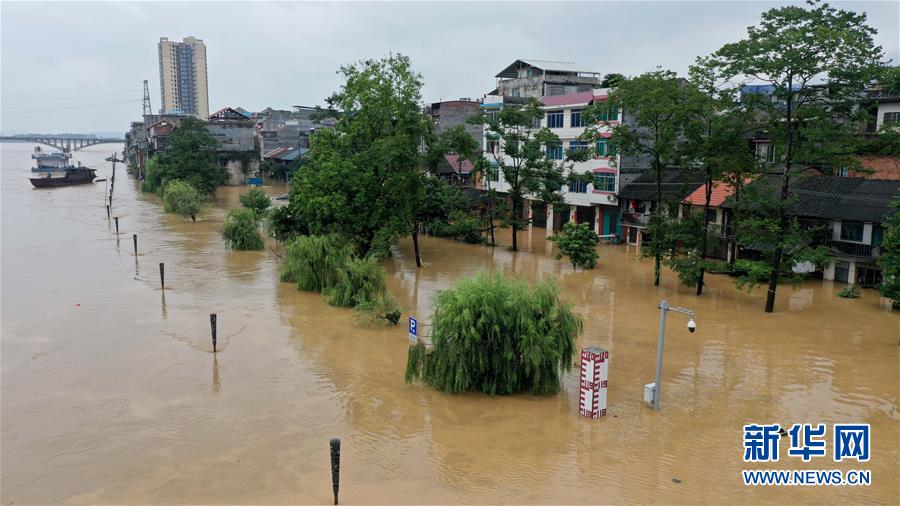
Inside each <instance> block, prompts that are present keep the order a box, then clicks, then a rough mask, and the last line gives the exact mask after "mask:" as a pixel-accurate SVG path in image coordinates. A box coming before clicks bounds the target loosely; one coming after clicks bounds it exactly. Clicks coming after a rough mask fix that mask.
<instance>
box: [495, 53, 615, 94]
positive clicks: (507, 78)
mask: <svg viewBox="0 0 900 506" xmlns="http://www.w3.org/2000/svg"><path fill="white" fill-rule="evenodd" d="M495 77H496V78H497V89H496V90H494V91H493V92H491V93H489V95H500V96H503V97H546V96H555V95H569V94H572V93H580V92H585V91H590V90H592V89H594V88H596V87H599V86H600V74H599V73H597V72H594V71H593V70H591V69H588V68H586V67H582V66H580V65H578V64H576V63H573V62H564V61H546V60H516V61H514V62H512V63H511V64H509V65H508V66H507V67H506V68H505V69H503V70H501V71H500V72H499V73H498V74H497V75H496V76H495Z"/></svg>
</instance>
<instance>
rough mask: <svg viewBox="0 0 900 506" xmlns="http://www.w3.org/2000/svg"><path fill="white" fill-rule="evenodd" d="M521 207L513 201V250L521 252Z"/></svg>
mask: <svg viewBox="0 0 900 506" xmlns="http://www.w3.org/2000/svg"><path fill="white" fill-rule="evenodd" d="M520 211H521V206H520V205H518V203H517V202H516V199H513V226H512V250H513V251H519V242H518V239H517V238H518V236H519V234H518V232H519V212H520Z"/></svg>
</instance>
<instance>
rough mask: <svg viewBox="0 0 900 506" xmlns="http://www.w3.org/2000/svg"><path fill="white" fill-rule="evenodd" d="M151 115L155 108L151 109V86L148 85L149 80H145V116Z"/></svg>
mask: <svg viewBox="0 0 900 506" xmlns="http://www.w3.org/2000/svg"><path fill="white" fill-rule="evenodd" d="M151 114H153V108H152V107H150V86H149V85H148V84H147V80H146V79H144V116H149V115H151Z"/></svg>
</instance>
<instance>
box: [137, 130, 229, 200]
mask: <svg viewBox="0 0 900 506" xmlns="http://www.w3.org/2000/svg"><path fill="white" fill-rule="evenodd" d="M217 145H218V144H217V142H216V139H215V138H214V137H213V136H212V134H210V133H209V129H207V128H206V124H205V123H204V122H202V121H200V120H199V119H197V118H194V117H192V116H188V117H186V118H184V119H183V120H181V123H179V124H178V126H177V127H176V128H175V130H174V131H173V132H172V134H171V135H170V136H169V145H168V146H167V147H166V149H165V151H163V152H161V153H159V154H157V155H156V156H155V158H156V162H155V164H154V166H153V167H152V169H151V167H150V166H149V165H148V168H147V176H146V179H145V181H144V185H145V186H146V187H147V188H146V189H147V191H157V190H158V189H161V188H165V186H166V185H167V184H168V183H169V181H174V180H176V179H180V180H182V181H184V182H186V183H189V184H190V185H191V186H193V187H194V188H196V189H197V190H199V191H200V192H202V193H212V192H213V191H214V190H215V189H216V187H218V186H219V185H221V184H222V183H224V182H225V171H224V170H223V169H222V168H221V167H219V166H218V165H216V162H215V158H216V147H217Z"/></svg>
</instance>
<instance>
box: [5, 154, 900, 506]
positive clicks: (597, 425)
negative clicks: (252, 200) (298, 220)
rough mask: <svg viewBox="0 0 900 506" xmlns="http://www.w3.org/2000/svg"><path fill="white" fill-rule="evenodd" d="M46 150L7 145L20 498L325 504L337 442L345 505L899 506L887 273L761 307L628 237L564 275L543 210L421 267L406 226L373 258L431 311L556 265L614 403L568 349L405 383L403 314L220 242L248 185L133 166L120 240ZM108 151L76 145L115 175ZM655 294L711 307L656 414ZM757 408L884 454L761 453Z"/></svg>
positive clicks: (11, 414)
mask: <svg viewBox="0 0 900 506" xmlns="http://www.w3.org/2000/svg"><path fill="white" fill-rule="evenodd" d="M31 149H32V146H30V145H28V144H4V145H2V181H0V182H2V213H0V214H2V341H0V345H2V364H0V369H2V378H0V380H2V406H0V408H2V440H0V443H2V483H0V490H2V492H0V494H2V497H0V498H2V503H3V504H4V505H6V504H22V503H28V504H59V503H76V504H87V503H91V504H112V503H116V504H213V503H216V504H225V503H235V504H251V503H253V504H262V503H268V504H271V503H282V504H284V503H317V504H330V503H331V501H332V497H331V473H330V463H329V454H328V441H329V439H330V438H333V437H339V438H341V440H342V461H341V503H342V504H363V503H367V504H368V503H378V504H396V503H402V504H412V503H426V504H437V503H442V504H446V503H554V504H561V503H648V502H659V503H727V504H737V503H743V504H760V503H780V504H788V503H854V504H855V503H882V504H898V503H900V470H898V460H900V453H898V448H900V412H898V391H900V376H898V374H900V373H898V371H900V368H898V363H900V346H898V339H900V316H898V314H900V313H898V312H891V311H890V310H889V308H888V307H887V304H886V301H884V300H882V299H880V298H879V297H878V295H877V293H876V292H874V291H872V290H863V291H862V297H861V298H859V299H854V300H848V299H841V298H838V297H837V296H836V293H837V292H838V291H839V290H840V289H841V288H843V286H841V285H838V284H833V283H830V282H822V281H809V282H806V283H804V284H801V285H798V286H795V287H791V286H784V287H781V288H779V291H778V299H777V304H776V313H774V314H764V313H763V311H762V307H763V302H764V300H763V298H764V290H762V289H758V290H756V291H754V292H751V293H748V292H746V291H738V290H736V289H735V288H734V287H733V283H732V281H731V279H729V278H727V277H724V276H711V277H710V278H711V279H709V286H708V288H707V290H706V291H705V293H704V295H703V296H702V297H699V298H698V297H696V296H694V295H693V290H691V289H688V288H683V287H679V286H677V279H676V277H675V275H674V274H672V273H671V272H669V271H665V272H664V273H663V284H662V286H660V287H654V286H652V263H651V262H650V261H646V260H645V261H641V260H640V259H639V258H638V257H636V252H635V251H634V250H633V249H631V248H627V247H625V246H602V247H600V263H599V265H598V267H597V269H595V270H593V271H587V272H572V269H571V267H570V266H569V265H568V264H567V263H565V261H557V260H555V259H553V257H552V255H551V246H550V244H549V243H547V241H545V237H546V234H545V232H544V230H543V229H539V228H535V229H534V230H532V231H531V232H530V233H524V234H523V237H522V240H521V241H520V243H523V244H524V248H523V249H524V250H525V251H522V252H520V253H511V252H508V251H507V250H506V249H505V248H504V247H498V248H487V247H480V246H470V245H464V244H459V243H455V242H452V241H448V240H443V239H434V238H422V239H421V245H422V255H423V259H424V261H425V267H424V268H422V269H416V268H415V262H414V259H413V257H412V251H411V244H410V241H409V240H408V239H406V240H403V241H401V243H400V244H399V246H398V247H397V248H396V249H395V251H394V255H393V257H392V258H391V259H389V260H387V261H385V262H384V263H383V265H384V267H385V268H386V269H387V270H388V273H389V278H388V286H389V288H390V289H391V291H392V292H393V294H394V295H395V296H396V297H397V299H398V300H399V301H400V303H401V304H402V305H403V306H404V308H405V311H404V312H405V314H406V313H411V314H414V315H416V316H418V317H419V318H420V320H421V321H423V322H427V321H428V319H429V317H428V314H429V312H430V310H431V304H432V301H433V299H434V294H435V292H436V291H437V290H440V289H444V288H448V287H452V286H454V284H455V283H456V282H457V281H458V280H459V279H460V278H461V277H463V276H468V275H472V274H475V273H477V272H479V271H495V272H504V273H507V274H510V275H514V276H517V277H521V278H524V279H527V280H537V279H547V278H556V279H557V280H558V282H559V284H560V285H561V287H562V289H563V296H564V298H565V299H566V300H567V301H569V302H571V303H572V304H573V305H574V307H575V310H576V311H577V312H578V313H579V314H581V315H582V316H583V317H584V321H585V325H584V334H583V336H582V337H581V338H580V339H579V342H578V346H579V347H582V346H588V345H595V346H601V347H604V348H607V349H609V351H610V369H609V404H608V415H607V416H606V417H605V418H603V419H599V420H588V419H586V418H583V417H580V416H579V415H578V406H577V404H578V371H577V364H573V365H574V367H573V370H572V372H570V373H567V374H565V375H564V377H563V384H562V391H561V393H560V394H559V395H555V396H549V397H534V396H529V395H521V396H511V397H489V396H486V395H481V394H464V395H445V394H442V393H439V392H436V391H433V390H431V389H429V388H427V387H424V386H421V385H407V384H405V383H404V381H403V373H404V367H405V364H406V354H407V348H408V340H407V334H406V327H405V325H399V326H397V327H390V328H367V327H362V326H360V325H359V324H357V322H356V321H355V319H354V316H353V313H352V311H349V310H346V309H339V308H334V307H331V306H328V305H327V304H326V303H325V302H324V300H323V298H322V297H321V296H320V295H319V294H315V293H304V292H299V291H297V290H296V288H295V287H294V286H292V285H289V284H284V283H279V282H278V263H279V259H278V256H277V255H276V253H275V251H277V245H276V244H274V243H273V244H271V249H267V250H265V251H261V252H233V251H229V250H228V248H227V247H226V246H225V244H224V242H223V240H222V238H221V235H220V228H221V224H222V220H223V217H224V213H225V211H226V210H227V209H228V208H229V207H234V206H237V205H238V203H237V197H238V195H239V194H240V192H241V191H242V190H241V189H239V188H221V189H220V190H219V191H218V192H217V194H216V197H215V202H214V205H213V206H212V207H211V208H210V209H208V210H207V211H206V212H204V213H203V215H202V216H201V217H200V218H199V220H198V221H197V222H196V223H192V222H191V221H190V220H185V219H182V218H180V217H177V216H172V215H167V214H164V213H163V212H162V208H161V206H160V204H159V202H158V199H157V198H156V197H155V196H153V195H147V194H142V193H140V192H139V187H138V183H137V182H135V181H134V180H133V178H131V177H129V176H128V175H127V174H126V173H125V170H124V167H122V166H121V165H120V166H119V167H118V169H117V184H116V186H115V191H114V193H113V204H112V214H113V216H118V217H119V218H120V222H119V223H120V234H119V237H118V238H117V237H116V233H115V227H114V224H113V222H112V221H110V220H107V217H106V209H105V207H104V183H95V184H93V185H85V186H76V187H68V188H58V189H44V190H36V189H32V188H31V185H30V184H29V183H28V181H27V179H26V178H27V176H28V170H29V167H30V160H29V154H30V153H31ZM118 149H121V146H116V145H105V146H95V147H92V148H89V149H86V150H83V151H79V152H77V153H76V159H78V160H81V161H82V162H83V163H85V164H87V165H91V166H94V167H96V168H98V169H99V170H98V175H99V176H101V177H102V176H108V175H109V173H110V165H109V163H108V162H104V161H103V159H104V158H105V157H107V156H109V155H110V154H111V153H112V151H113V150H118ZM266 190H267V191H268V192H269V193H270V194H273V195H274V194H280V193H283V192H284V191H285V189H284V188H266ZM132 234H137V236H138V255H137V256H135V255H134V254H133V245H132ZM500 237H501V240H502V242H503V243H504V244H508V243H509V235H508V233H506V234H503V233H501V234H500ZM160 262H164V263H165V271H166V290H165V291H164V292H163V291H161V290H160V284H159V268H158V265H159V263H160ZM663 298H665V299H667V300H668V301H669V302H670V303H672V304H673V305H678V306H686V307H689V308H691V309H693V310H694V311H696V314H697V315H696V320H697V324H698V329H697V332H696V333H694V334H690V333H688V331H687V328H686V319H685V318H684V317H683V316H682V315H678V314H670V317H669V323H668V333H667V336H666V349H665V350H666V351H665V363H664V366H663V380H662V403H661V410H660V411H659V412H654V411H653V410H651V409H650V408H648V407H647V406H646V405H645V404H644V403H643V401H642V394H643V385H644V384H645V383H650V382H652V381H653V375H654V368H655V363H656V344H657V326H658V309H657V304H658V303H659V301H660V300H661V299H663ZM210 313H216V314H217V315H218V343H219V353H217V354H215V355H214V354H213V353H212V346H211V343H210V339H209V314H210ZM404 317H405V315H404ZM754 422H756V423H780V424H782V426H785V425H787V426H788V427H789V426H790V425H791V424H793V423H824V424H828V425H829V431H830V425H831V424H832V423H841V422H861V423H868V424H871V427H872V436H871V438H872V455H871V460H870V461H869V462H866V463H855V462H846V461H845V462H841V463H834V462H833V461H832V460H831V453H829V454H828V455H829V456H828V457H823V458H819V459H813V461H812V462H810V463H803V462H802V461H801V460H800V459H797V458H792V457H786V455H785V453H786V451H787V448H788V441H787V438H783V440H782V441H781V445H780V449H781V453H782V458H781V460H780V461H779V462H778V463H774V464H760V465H753V464H749V463H747V464H745V463H744V462H743V460H742V457H743V447H742V438H743V433H742V426H743V425H744V424H747V423H754ZM830 451H831V445H830V443H829V452H830ZM771 468H781V469H841V470H849V469H869V470H871V472H872V485H871V486H868V487H780V488H779V487H756V488H748V487H745V486H743V484H742V481H741V474H740V471H741V469H771Z"/></svg>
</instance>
